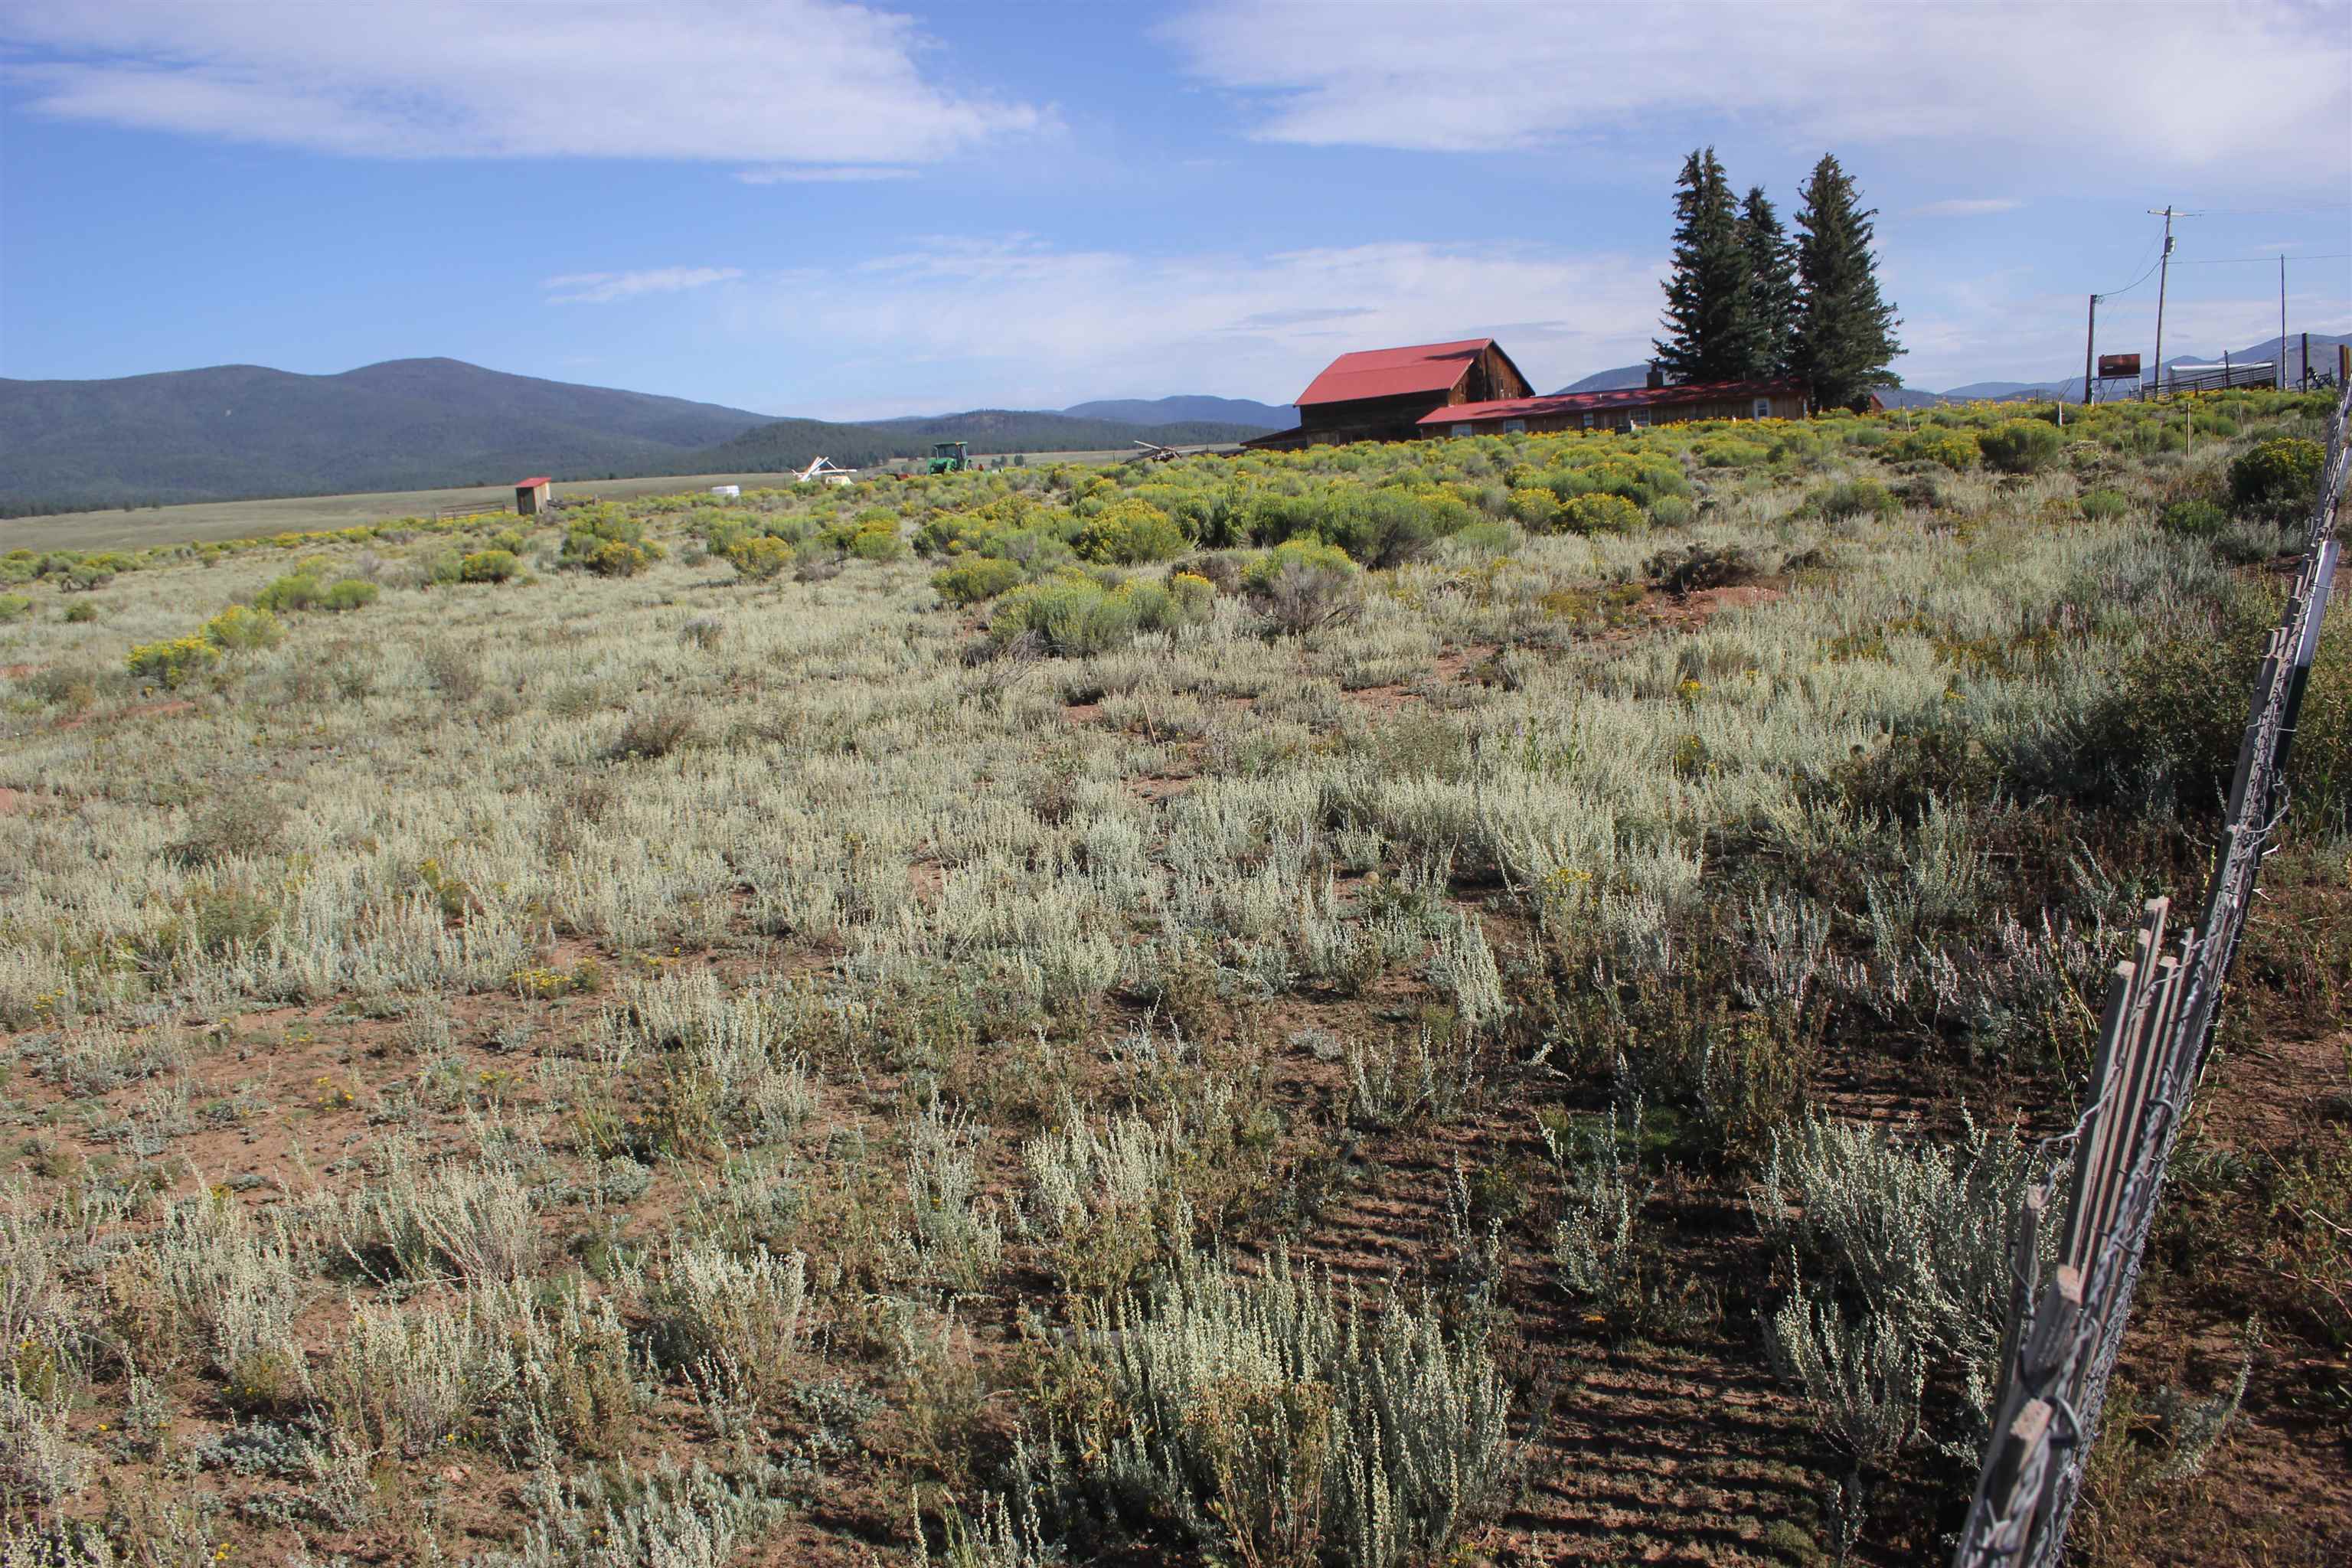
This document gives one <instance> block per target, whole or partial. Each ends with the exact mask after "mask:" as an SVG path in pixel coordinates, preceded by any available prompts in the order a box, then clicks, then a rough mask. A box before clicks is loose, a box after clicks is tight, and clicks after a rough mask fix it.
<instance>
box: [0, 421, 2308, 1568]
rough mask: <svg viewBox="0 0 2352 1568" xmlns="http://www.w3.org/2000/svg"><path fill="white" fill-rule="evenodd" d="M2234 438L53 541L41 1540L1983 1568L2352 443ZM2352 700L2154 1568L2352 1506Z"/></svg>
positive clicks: (1825, 430)
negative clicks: (2126, 1116)
mask: <svg viewBox="0 0 2352 1568" xmlns="http://www.w3.org/2000/svg"><path fill="white" fill-rule="evenodd" d="M2209 415H2210V417H2211V418H2212V420H2213V425H2212V426H2211V434H2210V436H2208V435H2206V426H2205V425H2204V423H2203V422H2204V420H2205V419H2206V417H2208V416H2209ZM2158 417H2159V416H2155V415H2153V414H2152V413H2151V412H2150V411H2147V410H2143V409H2140V408H2138V407H2137V406H2126V407H2116V408H2111V409H2102V410H2099V411H2096V412H2095V414H2093V415H2092V416H2090V417H2089V418H2088V419H2087V420H2085V421H2084V422H2082V423H2079V424H2077V423H2074V422H2072V421H2070V423H2069V426H2068V427H2067V430H2066V431H2065V433H2064V435H2063V437H2061V436H2060V435H2059V434H2058V433H2057V432H2056V431H2054V430H2053V429H2052V428H2051V427H2050V426H2046V425H2042V424H2041V423H2040V422H2038V421H2012V422H2008V423H1999V422H1998V420H1999V416H1998V415H1997V414H1990V413H1986V412H1983V411H1973V410H1952V411H1939V412H1937V413H1935V414H1931V415H1927V416H1914V418H1913V419H1912V421H1911V422H1910V426H1909V427H1908V428H1907V429H1906V427H1905V426H1903V425H1902V424H1900V423H1895V424H1890V423H1888V422H1886V421H1885V420H1874V419H1866V418H1837V419H1831V420H1824V421H1819V422H1815V423H1813V424H1810V425H1780V424H1775V423H1769V422H1768V423H1763V424H1740V425H1736V426H1692V427H1676V428H1665V429H1658V430H1653V431H1649V432H1646V433H1643V434H1640V435H1636V436H1633V437H1574V436H1567V437H1485V438H1479V439H1475V440H1462V441H1447V442H1437V443H1427V444H1422V445H1416V446H1391V447H1348V448H1320V449H1316V450H1313V451H1309V452H1305V453H1299V454H1265V455H1258V454H1253V455H1249V456H1245V457H1241V458H1205V457H1204V458H1188V459H1186V460H1183V461H1181V462H1178V463H1173V464H1167V465H1157V466H1144V465H1132V466H1125V465H1113V466H1097V467H1086V466H1081V465H1065V466H1057V467H1046V466H1044V465H1033V466H1031V467H1028V468H1021V469H1009V470H1005V471H1003V472H998V473H982V474H969V475H962V476H954V477H949V478H942V479H915V480H907V481H898V480H893V481H874V482H869V483H866V484H863V485H859V486H856V487H849V488H845V489H817V488H815V487H806V488H801V489H784V490H780V491H775V492H771V493H767V494H763V495H761V496H757V497H751V496H747V497H746V498H745V499H744V500H742V501H741V502H739V503H734V504H719V503H714V502H712V501H711V500H710V499H709V497H707V496H701V495H684V496H679V497H677V498H675V499H665V498H662V497H657V496H651V495H640V496H635V497H631V498H628V499H622V498H620V497H618V496H617V495H614V499H613V503H612V504H609V505H605V506H601V507H597V508H593V509H583V510H580V511H576V512H571V513H567V514H565V515H564V517H563V518H562V521H560V522H557V521H547V522H545V523H543V525H542V526H540V527H538V528H536V529H524V528H522V527H520V520H516V519H512V518H507V519H494V520H489V521H488V522H486V523H485V524H484V525H483V526H482V527H480V528H478V529H475V530H471V531H466V532H460V533H456V534H451V533H435V532H424V531H398V530H395V531H390V532H386V533H383V534H381V535H379V536H376V537H373V538H369V539H366V540H364V541H352V542H339V541H326V542H317V541H313V542H306V543H303V544H300V545H298V546H295V547H291V548H276V547H268V546H265V547H261V548H256V549H248V550H243V551H218V550H202V551H199V550H188V551H184V552H172V551H156V552H151V553H150V554H149V555H147V556H145V557H142V558H140V559H139V560H137V561H133V562H126V563H116V566H121V567H127V568H128V569H119V570H118V569H115V567H109V568H108V569H107V570H105V571H98V570H92V569H89V567H88V563H77V562H75V561H73V560H70V559H64V558H60V559H58V560H57V561H54V562H51V561H37V560H36V559H34V558H32V557H30V556H20V557H14V558H11V559H10V561H9V563H8V564H9V565H10V568H11V571H12V574H13V576H14V577H15V578H16V582H15V584H14V586H12V587H8V588H6V589H5V592H6V593H7V594H8V595H10V597H8V598H6V599H0V613H5V615H6V616H8V618H6V619H5V620H0V722H4V723H5V731H0V738H5V745H0V1032H4V1033H0V1041H5V1046H0V1064H5V1080H0V1166H5V1170H6V1173H7V1174H6V1185H5V1188H4V1189H0V1226H5V1236H0V1332H5V1335H6V1342H7V1343H8V1344H9V1345H11V1346H13V1347H14V1350H13V1352H11V1354H12V1356H13V1359H12V1360H11V1361H10V1362H9V1363H8V1368H7V1371H6V1372H5V1373H0V1539H5V1541H6V1542H8V1544H7V1545H6V1546H5V1548H0V1552H4V1553H5V1555H0V1561H5V1562H8V1563H20V1562H21V1563H118V1562H119V1563H169V1564H190V1565H194V1564H197V1563H214V1562H228V1563H236V1562H273V1563H278V1562H282V1563H318V1564H324V1563H338V1562H347V1563H470V1564H478V1565H479V1568H546V1565H553V1564H581V1565H591V1568H635V1565H645V1568H655V1565H662V1568H667V1565H673V1564H677V1565H688V1568H705V1565H707V1568H716V1565H718V1564H721V1563H793V1564H801V1563H839V1564H843V1565H845V1568H849V1565H863V1564H866V1563H874V1562H882V1563H914V1562H938V1561H941V1560H942V1559H943V1560H944V1561H946V1562H949V1563H955V1564H959V1565H961V1568H1030V1565H1033V1564H1042V1563H1049V1562H1054V1561H1064V1560H1066V1561H1068V1562H1072V1563H1118V1564H1162V1563H1165V1564H1175V1563H1197V1562H1203V1561H1213V1562H1220V1563H1246V1564H1253V1565H1273V1564H1286V1565H1292V1568H1307V1565H1309V1564H1316V1563H1328V1564H1337V1563H1368V1564H1378V1565H1383V1568H1385V1565H1390V1564H1405V1563H1461V1564H1468V1563H1494V1564H1505V1563H1627V1562H1672V1563H1779V1564H1814V1563H1828V1562H1833V1561H1838V1560H1840V1559H1841V1558H1843V1559H1845V1560H1850V1561H1853V1562H1860V1563H1878V1564H1889V1565H1891V1564H1897V1563H1900V1564H1913V1563H1924V1562H1930V1561H1934V1560H1937V1558H1938V1557H1939V1556H1941V1555H1942V1554H1944V1553H1946V1552H1948V1539H1947V1538H1948V1533H1949V1531H1951V1530H1952V1529H1953V1528H1954V1527H1955V1526H1956V1524H1957V1522H1958V1514H1959V1510H1960V1508H1961V1506H1962V1505H1963V1504H1964V1503H1965V1500H1966V1496H1967V1491H1968V1488H1969V1483H1970V1481H1971V1480H1972V1479H1973V1474H1974V1463H1975V1459H1974V1456H1975V1451H1976V1446H1977V1444H1978V1443H1979V1439H1980V1437H1981V1436H1982V1432H1981V1427H1982V1424H1983V1419H1984V1417H1983V1415H1982V1401H1983V1398H1984V1396H1985V1393H1986V1390H1987V1387H1988V1377H1989V1373H1990V1365H1991V1363H1992V1361H1993V1359H1994V1357H1995V1354H1996V1352H1997V1348H1998V1346H1997V1341H1998V1335H1999V1331H2000V1308H2001V1303H2002V1300H2003V1297H2004V1293H2005V1289H2006V1282H2005V1280H2004V1279H2003V1278H2002V1276H2001V1273H2000V1258H2001V1254H2002V1247H2003V1246H2004V1237H2005V1235H2006V1232H2007V1227H2008V1225H2009V1216H2010V1215H2011V1211H2012V1209H2013V1205H2014V1203H2015V1201H2016V1198H2017V1196H2018V1194H2019V1193H2020V1192H2021V1189H2022V1187H2023V1186H2024V1185H2025V1184H2026V1183H2028V1182H2029V1181H2030V1180H2032V1178H2033V1177H2034V1176H2035V1175H2036V1174H2037V1173H2038V1172H2039V1171H2040V1169H2041V1166H2042V1162H2043V1161H2044V1160H2045V1159H2046V1158H2047V1155H2046V1154H2045V1153H2044V1152H2042V1150H2041V1149H2040V1148H2039V1147H2038V1146H2037V1143H2036V1142H2035V1139H2036V1138H2037V1137H2038V1136H2039V1135H2042V1134H2045V1133H2048V1132H2050V1131H2054V1130H2056V1129H2059V1128H2061V1127H2063V1126H2064V1125H2066V1124H2067V1123H2069V1122H2070V1121H2072V1119H2073V1117H2074V1096H2075V1093H2076V1092H2077V1090H2078V1089H2079V1088H2080V1085H2081V1083H2082V1081H2083V1079H2084V1075H2085V1073H2086V1072H2087V1069H2088V1062H2087V1060H2086V1054H2087V1051H2088V1047H2089V1042H2090V1040H2091V1037H2092V1035H2093V1031H2094V1025H2095V1009H2096V1007H2097V1005H2098V998H2099V996H2100V994H2101V992H2102V989H2103V987H2104V984H2105V971H2106V969H2107V967H2108V966H2109V965H2110V964H2111V963H2113V962H2114V961H2115V960H2116V958H2117V957H2118V955H2119V954H2120V953H2121V952H2122V950H2123V947H2124V945H2125V944H2126V942H2127V940H2128V937H2129V933H2130V930H2131V926H2132V923H2133V920H2134V917H2135V915H2136V912H2137V906H2138V902H2139V900H2142V899H2144V898H2146V897H2147V896H2150V895H2151V894H2153V893H2155V892H2158V891H2168V892H2171V893H2173V894H2175V895H2177V896H2179V897H2182V898H2192V897H2193V896H2194V895H2195V893H2196V891H2197V889H2198V887H2199V885H2200V879H2201V876H2202V873H2203V862H2204V857H2205V855H2206V854H2207V852H2208V850H2209V847H2210V845H2209V837H2210V821H2211V818H2212V816H2213V800H2214V795H2215V790H2216V788H2217V781H2220V780H2223V779H2225V778H2226V774H2227V771H2228V769H2229V767H2230V765H2231V761H2232V759H2233V757H2234V753H2235V748H2236V732H2235V726H2236V725H2237V724H2238V723H2239V722H2240V721H2241V719H2242V700H2243V696H2242V694H2243V692H2244V690H2245V689H2246V685H2247V681H2248V678H2249V676H2250V673H2251V668H2252V658H2253V657H2254V655H2255V653H2256V651H2257V650H2258V647H2259V638H2260V635H2261V632H2262V629H2263V626H2264V625H2265V623H2266V619H2267V617H2268V616H2271V615H2272V614H2273V606H2274V603H2275V600H2274V590H2273V587H2272V586H2271V584H2272V582H2273V578H2274V575H2275V573H2274V567H2275V563H2277V562H2278V561H2279V560H2280V559H2281V558H2282V557H2284V556H2285V555H2286V554H2288V553H2289V552H2292V551H2293V550H2294V547H2295V534H2294V529H2293V528H2292V526H2290V520H2291V517H2292V513H2293V510H2294V506H2295V505H2296V504H2297V503H2298V502H2299V501H2300V500H2302V499H2303V496H2304V492H2307V490H2308V488H2309V482H2310V481H2309V479H2308V477H2307V474H2306V473H2305V469H2304V468H2302V467H2301V466H2299V465H2300V464H2301V461H2302V458H2301V455H2300V454H2301V450H2302V449H2301V448H2299V447H2293V446H2280V445H2276V443H2278V442H2279V441H2282V440H2284V441H2288V442H2292V441H2295V440H2307V439H2308V438H2309V437H2312V436H2313V434H2314V433H2315V431H2316V429H2317V428H2318V425H2319V405H2317V404H2316V403H2314V402H2307V401H2304V400H2299V399H2296V398H2294V397H2291V396H2290V397H2276V396H2269V395H2260V396H2258V395H2232V396H2229V397H2225V398H2221V399H2216V400H2214V401H2213V402H2211V403H2210V404H2209V405H2207V414H2200V436H2206V438H2204V439H2200V443H2199V446H2198V448H2197V450H2196V451H2195V452H2194V453H2193V454H2190V453H2186V452H2183V451H2181V450H2179V437H2178V434H2177V432H2174V431H2171V430H2168V429H2167V428H2166V427H2165V426H2163V425H2162V424H2160V423H2159V422H2158ZM2224 432H2226V434H2225V433H2224ZM2265 443H2269V445H2265ZM2257 453H2266V454H2269V455H2268V456H2263V457H2259V458H2256V457H2253V456H2252V455H2253V454H2257ZM2242 459H2247V460H2246V461H2241V460H2242ZM2233 476H2234V478H2233ZM709 482H716V480H711V481H709ZM742 482H744V483H746V484H747V485H749V484H750V483H751V482H753V481H752V480H751V478H750V477H745V478H744V479H743V481H742ZM705 483H706V480H705V479H701V478H698V479H693V480H680V481H671V484H672V485H673V486H678V485H686V486H691V487H694V488H697V489H698V488H700V487H702V486H703V485H704V484H705ZM2298 485H2301V486H2302V487H2303V489H2302V491H2298V489H2297V488H2296V487H2297V486H2298ZM596 488H597V489H598V490H599V491H600V493H605V494H608V495H613V494H614V487H611V486H599V487H596ZM288 504H289V505H294V504H309V503H288ZM174 510H175V511H178V512H183V513H184V512H186V511H189V510H194V509H174ZM224 510H226V509H224ZM254 510H256V509H251V508H248V509H245V515H247V517H250V516H252V515H253V512H254ZM141 515H142V518H143V517H145V516H147V515H149V514H141ZM172 515H173V514H171V513H166V514H163V516H164V517H167V518H168V517H170V516H172ZM351 515H352V516H357V515H358V514H357V513H353V514H351ZM58 521H60V520H41V521H38V522H37V523H34V524H29V525H28V524H22V523H19V524H11V525H8V526H9V527H10V528H12V529H16V528H24V527H26V526H33V527H49V526H52V525H55V524H56V523H58ZM310 521H316V522H328V521H334V520H332V519H330V518H325V517H314V518H313V519H311V520H310ZM157 526H159V527H160V526H161V525H160V524H159V525H157ZM224 526H226V522H224ZM276 526H278V525H277V524H276V523H275V522H273V523H271V524H264V525H262V527H263V528H265V529H268V528H274V527H276ZM240 531H242V532H253V531H257V530H256V529H254V528H244V529H241V530H240ZM90 542H92V543H102V542H106V541H102V540H95V539H94V540H92V541H90ZM117 542H120V541H117ZM235 606H242V607H241V608H234V607H235ZM2347 663H2352V660H2347V640H2346V638H2345V637H2344V636H2343V635H2342V633H2341V632H2340V631H2339V632H2337V633H2336V635H2334V636H2332V637H2330V638H2329V639H2328V641H2327V642H2326V645H2325V647H2324V649H2323V655H2322V660H2321V668H2320V670H2319V673H2318V676H2317V678H2316V680H2315V685H2314V688H2313V690H2312V693H2311V697H2310V700H2309V705H2308V708H2307V710H2306V714H2305V726H2304V731H2303V733H2302V735H2301V737H2300V739H2299V741H2298V748H2299V749H2298V752H2297V756H2296V774H2297V779H2298V792H2297V796H2296V805H2295V810H2294V814H2293V816H2292V818H2291V820H2290V821H2289V823H2288V824H2287V827H2286V831H2285V836H2284V841H2283V844H2282V847H2280V849H2279V850H2278V852H2277V853H2276V854H2275V855H2274V856H2273V858H2272V860H2271V862H2270V864H2269V866H2268V867H2267V868H2266V869H2265V872H2264V892H2265V898H2264V901H2263V906H2262V908H2261V910H2259V911H2258V912H2257V914H2256V915H2255V917H2254V919H2253V921H2252V924H2251V926H2250V932H2249V937H2248V941H2247V946H2246V948H2245V950H2244V951H2243V952H2242V957H2241V960H2240V967H2239V972H2238V988H2237V994H2235V995H2233V997H2232V999H2231V1004H2230V1006H2229V1009H2228V1016H2227V1019H2226V1022H2225V1024H2224V1028H2223V1037H2222V1047H2221V1054H2220V1056H2219V1058H2218V1059H2217V1064H2216V1066H2215V1068H2214V1069H2213V1071H2212V1073H2211V1074H2210V1076H2209V1077H2208V1079H2207V1081H2206V1083H2205V1085H2204V1086H2203V1089H2202V1098H2201V1101H2200V1111H2199V1113H2198V1117H2197V1120H2196V1123H2195V1125H2194V1127H2193V1128H2192V1131H2191V1132H2190V1135H2189V1139H2188V1141H2187V1142H2186V1143H2185V1145H2184V1153H2183V1155H2182V1157H2181V1160H2180V1162H2179V1165H2178V1167H2177V1169H2176V1172H2175V1176H2174V1182H2173V1191H2172V1201H2171V1203H2170V1204H2169V1205H2168V1209H2167V1213H2166V1216H2165V1218H2164V1220H2163V1222H2162V1223H2161V1225H2160V1226H2159V1232H2158V1237H2157V1238H2156V1242H2155V1245H2154V1248H2153V1251H2152V1255H2151V1262H2150V1268H2149V1273H2148V1276H2147V1279H2146V1280H2145V1282H2144V1283H2143V1286H2142V1288H2141V1293H2140V1311H2139V1317H2138V1319H2137V1322H2136V1325H2135V1329H2134V1332H2133V1335H2132V1337H2131V1339H2130V1341H2129V1342H2128V1343H2127V1347H2126V1358H2125V1363H2124V1365H2123V1368H2122V1370H2121V1373H2120V1374H2119V1380H2118V1384H2117V1390H2118V1392H2117V1394H2116V1399H2115V1401H2114V1403H2113V1404H2111V1405H2110V1413H2111V1415H2112V1416H2113V1419H2112V1421H2111V1422H2110V1424H2109V1430H2108V1431H2107V1432H2106V1433H2105V1435H2104V1436H2103V1437H2102V1440H2101V1443H2100V1446H2099V1447H2098V1448H2097V1449H2096V1450H2095V1456H2094V1460H2093V1464H2092V1480H2091V1486H2090V1489H2089V1491H2088V1493H2087V1495H2086V1501H2085V1507H2084V1511H2083V1514H2082V1516H2081V1518H2080V1521H2079V1528H2078V1532H2077V1537H2076V1542H2075V1546H2076V1556H2077V1558H2078V1560H2079V1561H2082V1562H2084V1563H2097V1564H2103V1565H2105V1564H2127V1563H2179V1564H2188V1563H2296V1564H2301V1563H2312V1564H2318V1563H2334V1562H2340V1561H2342V1560H2343V1556H2344V1553H2345V1552H2346V1550H2347V1546H2352V1501H2347V1496H2346V1493H2345V1489H2344V1488H2343V1487H2342V1485H2341V1483H2340V1477H2341V1476H2342V1475H2343V1474H2344V1461H2345V1457H2346V1445H2347V1436H2352V1365H2347V1355H2346V1347H2347V1342H2352V1311H2347V1302H2352V1246H2347V1242H2346V1240H2345V1238H2344V1233H2343V1231H2342V1229H2341V1226H2340V1224H2338V1223H2337V1222H2338V1221H2339V1220H2340V1218H2341V1216H2342V1215H2345V1213H2346V1212H2347V1205H2352V1151H2347V1135H2346V1126H2347V1108H2352V1074H2347V1063H2348V1062H2352V834H2347V809H2352V681H2347ZM2330 1216H2335V1217H2334V1218H2331V1217H2330Z"/></svg>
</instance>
